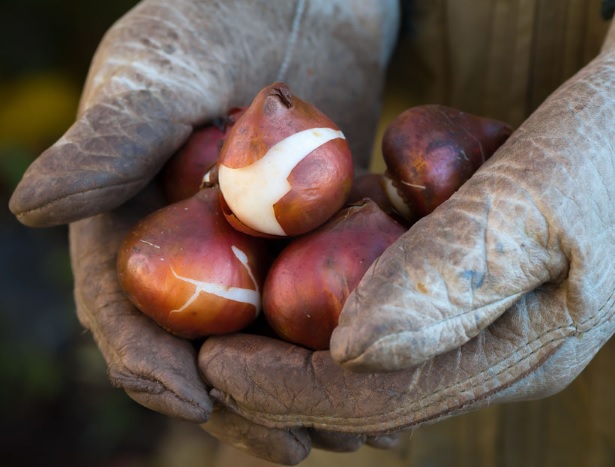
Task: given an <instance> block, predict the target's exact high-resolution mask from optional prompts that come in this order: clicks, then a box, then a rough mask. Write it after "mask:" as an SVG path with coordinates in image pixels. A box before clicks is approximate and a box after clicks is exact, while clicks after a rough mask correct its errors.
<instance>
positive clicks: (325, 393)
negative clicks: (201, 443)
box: [199, 28, 615, 435]
mask: <svg viewBox="0 0 615 467" xmlns="http://www.w3.org/2000/svg"><path fill="white" fill-rule="evenodd" d="M611 29H613V28H611ZM612 37H613V31H612V30H611V32H610V36H609V38H610V39H609V40H608V41H607V43H606V45H605V47H604V50H603V53H602V54H601V55H599V56H598V57H597V58H596V59H595V60H594V61H593V62H591V63H590V64H589V65H588V66H586V67H585V68H584V69H583V70H581V71H580V72H579V73H578V74H577V75H576V76H574V77H572V78H571V79H570V80H569V81H568V82H566V83H565V84H563V85H562V86H561V87H560V88H559V89H558V90H557V91H556V92H555V93H553V95H552V96H551V97H550V98H549V99H547V101H545V102H544V104H543V105H541V106H540V108H539V109H538V110H537V111H536V112H535V113H534V114H533V115H532V116H531V117H530V118H529V119H528V120H527V121H526V122H525V123H524V124H523V125H522V126H521V127H520V128H519V129H518V130H517V131H516V132H515V133H514V135H513V136H512V137H511V138H510V139H509V140H508V141H507V143H506V144H505V145H504V146H503V147H502V148H501V149H500V150H499V151H498V152H497V153H496V155H495V156H493V158H492V159H491V160H490V161H489V162H488V163H487V164H485V165H484V166H483V167H482V168H481V169H480V170H479V171H478V172H477V173H476V174H475V176H473V177H472V179H470V181H468V182H467V183H466V184H465V185H464V186H463V187H462V188H461V189H460V190H459V191H458V192H457V193H456V194H455V195H454V196H453V197H451V199H450V200H449V201H447V202H446V203H444V204H443V205H441V207H440V208H438V209H437V210H436V211H434V213H433V214H431V215H430V216H428V217H426V218H424V219H423V220H421V221H419V222H418V223H417V224H415V225H414V226H413V227H412V228H411V229H410V230H409V231H408V232H407V233H406V234H405V235H404V236H402V237H401V238H400V239H399V240H398V241H397V242H396V243H395V244H393V245H392V246H391V247H390V248H389V249H388V250H387V251H386V252H385V253H384V254H383V255H382V256H381V257H380V258H379V260H378V261H377V262H376V263H375V264H374V265H373V266H372V267H371V268H370V270H369V271H368V272H367V273H366V275H365V277H364V278H363V280H362V282H361V283H360V285H359V286H358V288H357V289H356V290H355V292H354V293H353V294H352V295H351V297H350V298H349V300H348V301H347V304H346V306H345V308H344V310H343V312H342V315H341V318H340V326H339V327H338V328H337V330H336V331H335V332H334V335H333V337H332V341H331V343H332V349H331V353H329V352H309V351H307V350H305V349H302V348H299V347H295V346H292V345H288V344H284V343H281V342H279V341H273V340H270V339H268V338H266V337H259V336H249V335H235V336H228V337H219V338H214V339H210V340H208V341H207V342H206V343H205V344H204V345H203V347H202V348H201V351H200V354H199V365H200V368H201V370H202V372H203V374H204V376H205V378H206V379H207V381H208V382H209V384H211V385H212V386H213V387H214V388H215V389H213V390H212V391H211V395H212V397H213V398H214V400H216V401H218V402H219V403H222V404H224V405H225V406H226V407H228V408H229V409H230V410H232V411H234V412H235V413H237V414H239V415H241V416H243V417H245V418H246V419H249V420H252V421H254V422H256V423H258V424H261V425H264V426H269V427H272V428H277V429H280V428H283V427H286V428H292V429H294V430H296V429H297V428H298V427H304V428H306V429H307V428H309V429H314V428H316V429H320V430H331V431H337V432H347V433H363V434H365V433H367V434H371V435H378V434H387V433H394V432H398V431H400V430H407V429H411V428H414V427H417V426H419V425H421V424H424V423H433V422H435V421H437V420H440V419H442V418H445V417H450V416H453V415H456V414H460V413H462V412H467V411H470V410H476V409H478V408H480V407H484V406H486V405H490V404H496V403H501V402H511V401H517V400H525V399H532V398H539V397H545V396H548V395H550V394H553V393H555V392H557V391H559V390H561V389H563V388H564V387H566V386H567V385H568V384H569V383H570V382H571V381H572V380H573V379H574V378H575V377H576V376H577V375H578V374H579V373H580V372H581V371H582V370H583V369H584V368H585V366H586V365H587V364H588V363H589V361H590V360H591V359H592V357H593V356H594V355H595V354H596V352H597V351H598V350H599V349H600V347H601V346H602V345H603V344H604V343H605V342H606V341H607V340H608V339H609V338H610V337H611V336H612V334H613V332H614V331H615V321H614V317H613V315H614V312H615V204H614V203H613V200H614V199H615V188H614V186H615V185H614V184H613V180H615V137H614V134H613V132H612V130H611V128H612V124H613V123H612V122H613V121H615V99H614V98H613V93H612V89H613V86H614V85H615V48H614V47H613V41H612ZM340 364H341V365H340Z"/></svg>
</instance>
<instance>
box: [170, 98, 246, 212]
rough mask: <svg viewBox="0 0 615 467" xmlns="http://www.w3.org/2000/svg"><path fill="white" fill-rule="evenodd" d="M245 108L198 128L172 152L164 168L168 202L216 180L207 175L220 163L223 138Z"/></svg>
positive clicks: (234, 109) (190, 193)
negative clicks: (219, 156)
mask: <svg viewBox="0 0 615 467" xmlns="http://www.w3.org/2000/svg"><path fill="white" fill-rule="evenodd" d="M245 110H246V108H245V107H236V108H232V109H230V110H229V111H228V112H227V114H226V115H224V116H223V117H221V118H217V119H215V120H213V121H212V122H210V123H209V124H207V125H205V126H203V127H200V128H196V129H195V130H194V131H193V132H192V134H191V135H190V136H189V137H188V140H187V141H186V142H185V143H184V144H183V145H182V147H181V148H179V150H178V151H177V152H176V153H175V154H173V155H172V156H171V158H170V159H169V160H168V162H167V163H166V164H165V166H164V167H163V168H162V170H161V178H162V188H163V190H164V194H165V196H166V199H167V201H168V202H169V203H175V202H177V201H181V200H182V199H186V198H190V197H191V196H192V195H194V194H196V192H198V191H199V190H200V189H202V188H204V187H205V186H207V185H213V184H215V180H209V179H208V178H207V177H206V175H207V174H208V172H209V171H210V170H211V169H212V168H214V167H215V165H216V164H217V162H218V155H219V154H220V149H221V147H222V143H223V141H224V138H225V137H226V135H227V134H228V132H229V130H230V128H231V127H232V126H233V125H234V124H235V122H236V121H237V120H238V119H239V117H241V116H242V115H243V113H244V112H245ZM214 173H215V172H214Z"/></svg>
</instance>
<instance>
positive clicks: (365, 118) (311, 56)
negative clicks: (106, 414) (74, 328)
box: [10, 0, 398, 464]
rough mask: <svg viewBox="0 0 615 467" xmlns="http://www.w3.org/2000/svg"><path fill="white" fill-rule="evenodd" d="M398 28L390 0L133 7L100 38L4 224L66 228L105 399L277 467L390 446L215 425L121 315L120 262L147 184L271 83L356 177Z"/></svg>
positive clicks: (223, 417) (160, 352) (175, 342)
mask: <svg viewBox="0 0 615 467" xmlns="http://www.w3.org/2000/svg"><path fill="white" fill-rule="evenodd" d="M397 22H398V10H397V2H396V1H395V0H387V1H385V2H382V1H381V0H378V1H376V0H374V1H362V2H346V1H342V0H336V1H316V0H312V1H306V0H296V1H289V2H269V1H265V0H257V1H246V0H225V1H221V0H211V1H205V0H173V1H168V0H144V1H143V2H141V3H139V4H138V5H137V6H136V7H135V8H134V9H133V10H132V11H130V12H128V13H127V14H126V15H125V16H124V17H123V18H121V19H120V20H119V21H118V22H117V23H116V24H115V25H114V26H113V27H112V28H111V29H110V30H109V31H108V32H107V33H106V35H105V37H104V38H103V40H102V42H101V44H100V46H99V48H98V50H97V52H96V54H95V56H94V58H93V61H92V64H91V68H90V72H89V75H88V78H87V82H86V85H85V88H84V90H83V94H82V98H81V103H80V108H79V111H78V117H77V119H76V121H75V123H74V124H73V125H72V127H71V128H69V129H68V131H67V132H66V133H65V135H64V136H63V137H62V138H61V139H60V140H59V141H58V142H57V143H56V144H54V145H53V146H52V147H50V148H49V149H48V150H46V151H45V152H44V153H43V154H41V155H40V157H39V158H38V159H37V160H36V161H35V162H34V163H33V164H32V165H31V166H30V167H29V169H28V170H27V172H26V173H25V174H24V177H23V179H22V181H21V182H20V184H19V186H18V187H17V188H16V190H15V192H14V193H13V196H12V197H11V200H10V209H11V210H12V212H13V213H15V215H16V216H17V217H18V219H19V220H20V221H21V222H23V223H24V224H27V225H31V226H37V227H43V226H50V225H57V224H64V223H70V245H71V260H72V267H73V271H74V276H75V300H76V304H77V311H78V316H79V319H80V321H81V323H82V324H83V326H84V327H85V328H87V329H89V330H90V331H91V332H92V335H93V337H94V339H95V340H96V343H97V345H98V347H99V348H100V350H101V352H102V354H103V356H104V357H105V359H106V361H107V363H108V372H109V378H110V381H111V382H112V383H113V384H114V385H115V386H117V387H121V388H123V389H124V390H125V391H126V392H127V394H128V395H129V396H130V397H132V398H133V399H135V400H136V401H137V402H139V403H141V404H143V405H145V406H146V407H149V408H151V409H153V410H156V411H159V412H161V413H163V414H166V415H169V416H172V417H175V418H179V419H183V420H187V421H191V422H195V423H203V427H204V429H206V430H207V431H209V432H210V433H211V434H213V435H214V436H216V437H218V438H220V439H222V440H224V441H225V442H227V443H230V444H232V445H234V446H236V447H238V448H240V449H243V450H246V451H248V452H250V453H252V454H254V455H257V456H259V457H263V458H265V459H268V460H272V461H275V462H279V463H287V464H293V463H297V462H299V461H300V460H301V459H302V458H304V457H305V456H306V455H307V453H308V452H309V450H310V449H311V447H312V446H317V447H322V448H326V449H330V450H335V451H350V450H355V449H357V447H359V446H360V445H362V444H363V443H367V444H371V445H373V446H377V447H387V446H390V445H392V444H393V443H394V441H395V436H393V437H386V436H385V437H375V438H370V437H367V436H364V435H347V434H340V433H335V432H334V433H329V432H323V433H319V432H315V431H310V432H306V431H305V430H303V429H299V430H297V432H296V433H295V434H294V433H293V431H292V430H290V431H289V430H286V429H285V428H284V429H281V430H276V429H269V428H266V427H263V426H258V425H256V424H254V423H252V422H251V421H249V420H247V419H244V418H241V417H239V416H237V415H235V414H233V413H232V412H228V411H226V410H224V409H223V408H222V406H219V407H218V408H217V410H215V411H214V406H213V404H212V402H211V400H210V398H209V396H208V393H207V387H206V385H205V383H204V382H203V380H202V378H201V376H200V374H199V370H198V368H197V365H196V363H197V353H196V350H195V348H194V344H193V343H190V342H188V341H185V340H181V339H178V338H176V337H174V336H171V335H170V334H168V333H166V332H164V331H163V330H162V329H161V328H159V327H158V326H157V325H155V324H154V323H153V322H152V321H150V320H149V319H148V318H146V317H145V316H144V315H143V314H141V313H140V312H139V311H137V310H136V309H135V308H134V307H133V306H132V305H131V304H130V303H129V302H128V301H127V299H126V297H125V295H124V294H123V292H122V290H121V288H120V285H119V283H118V280H117V277H116V267H115V261H116V253H117V248H118V245H119V244H120V242H121V240H122V238H123V236H124V235H125V233H126V232H127V229H128V228H129V227H130V226H131V225H132V224H133V223H134V222H135V221H136V220H137V219H138V218H139V217H141V216H143V215H144V214H145V213H147V212H150V211H152V210H153V209H156V208H157V207H159V206H161V203H160V199H159V198H158V197H157V196H155V193H154V192H153V191H150V188H151V184H150V182H151V181H152V179H154V177H155V176H156V174H157V172H158V171H159V170H160V168H161V167H162V165H163V164H164V163H165V162H166V160H167V159H168V157H169V156H170V155H171V154H172V153H173V152H174V151H175V150H176V149H177V148H179V147H180V146H181V144H182V143H183V142H184V141H185V140H186V138H187V137H188V136H189V134H190V132H191V130H192V129H193V128H194V127H195V126H198V125H201V124H203V123H206V122H208V121H210V120H212V119H213V118H215V117H218V116H220V115H223V114H224V113H225V112H226V111H227V110H228V109H229V108H231V107H234V106H239V105H247V104H249V103H250V101H251V100H252V98H253V97H254V96H255V95H256V93H257V92H258V91H259V90H260V89H261V88H262V87H264V86H266V85H269V84H271V83H272V82H274V81H279V80H282V81H285V82H286V83H288V84H289V86H290V87H291V89H292V91H293V92H294V93H295V94H296V95H297V96H300V97H301V98H303V99H305V100H307V101H310V102H312V103H313V104H315V105H316V106H318V107H319V108H320V109H321V110H323V111H324V112H325V113H327V114H328V115H329V116H330V117H331V118H332V119H333V120H334V121H335V122H336V123H337V124H338V125H339V126H340V128H341V129H342V130H343V131H344V132H345V134H346V137H347V139H348V141H349V142H350V145H351V149H352V151H353V156H354V158H355V160H356V163H357V167H358V168H363V169H365V168H366V167H367V165H368V159H369V156H370V153H371V144H372V139H373V135H374V133H375V130H376V122H377V119H378V114H379V105H380V94H381V90H382V85H383V79H384V71H385V68H386V65H387V61H388V59H389V57H390V55H391V52H392V48H393V45H394V41H395V38H396V37H395V36H396V31H397V26H398V25H397ZM148 187H149V188H148ZM204 422H207V423H204Z"/></svg>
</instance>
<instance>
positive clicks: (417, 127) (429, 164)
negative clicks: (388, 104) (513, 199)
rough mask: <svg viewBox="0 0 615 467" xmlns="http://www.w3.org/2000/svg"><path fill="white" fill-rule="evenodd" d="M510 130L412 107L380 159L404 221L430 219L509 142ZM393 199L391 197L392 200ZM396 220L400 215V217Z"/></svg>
mask: <svg viewBox="0 0 615 467" xmlns="http://www.w3.org/2000/svg"><path fill="white" fill-rule="evenodd" d="M511 133H512V127H511V126H510V125H508V124H506V123H504V122H500V121H498V120H493V119H490V118H484V117H479V116H476V115H471V114H468V113H465V112H461V111H459V110H456V109H453V108H450V107H445V106H442V105H422V106H417V107H412V108H410V109H408V110H406V111H404V112H402V113H401V114H400V115H398V116H397V117H396V118H395V119H393V121H391V123H390V124H389V125H388V126H387V128H386V130H385V133H384V135H383V139H382V153H383V156H384V161H385V163H386V166H387V176H388V177H390V179H391V182H392V184H393V186H394V187H395V188H396V190H397V194H398V195H399V198H401V200H403V203H405V205H406V206H405V208H404V207H403V206H400V205H399V204H398V203H399V200H394V199H393V200H392V202H393V203H394V204H397V205H398V206H400V209H402V210H403V209H407V210H408V212H407V213H406V215H410V216H418V217H422V216H425V215H427V214H429V213H431V212H432V211H433V210H434V209H435V208H436V207H438V206H439V205H440V204H442V203H443V202H444V201H446V200H447V199H448V198H449V197H450V196H451V195H452V194H453V193H454V192H455V191H457V190H458V189H459V187H461V185H463V183H465V182H466V181H467V180H468V179H469V178H470V177H471V176H472V174H474V172H476V170H477V169H478V168H479V167H480V166H481V165H482V164H483V162H485V161H486V160H487V159H488V158H489V157H491V155H493V153H495V151H496V150H497V149H498V148H499V147H500V146H501V145H502V144H503V143H504V142H505V141H506V140H507V139H508V137H509V136H510V135H511ZM393 197H395V196H393ZM400 214H403V213H401V212H400Z"/></svg>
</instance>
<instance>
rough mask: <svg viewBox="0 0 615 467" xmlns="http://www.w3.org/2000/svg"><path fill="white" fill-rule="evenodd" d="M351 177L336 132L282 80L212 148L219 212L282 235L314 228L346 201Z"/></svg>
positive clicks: (242, 226) (260, 231)
mask: <svg viewBox="0 0 615 467" xmlns="http://www.w3.org/2000/svg"><path fill="white" fill-rule="evenodd" d="M352 178H353V163H352V157H351V153H350V148H349V146H348V143H347V141H346V138H345V137H344V134H343V133H342V132H341V131H340V129H339V128H338V127H337V126H336V125H335V123H333V122H332V121H331V120H330V119H329V118H328V117H327V116H326V115H325V114H323V113H322V112H321V111H320V110H318V109H317V108H316V107H314V106H313V105H311V104H308V103H307V102H304V101H302V100H301V99H299V98H298V97H296V96H293V95H292V94H291V91H290V89H289V88H288V86H286V85H285V84H283V83H274V84H272V85H270V86H268V87H266V88H264V89H263V90H261V91H260V92H259V93H258V94H257V96H256V97H255V99H254V101H253V102H252V103H251V104H250V106H249V107H248V109H247V110H246V112H245V114H244V115H243V116H242V117H241V118H240V119H239V120H238V121H237V123H236V124H235V125H234V126H233V128H232V129H231V130H230V132H229V134H228V137H227V139H226V141H225V143H224V144H223V146H222V150H221V152H220V158H219V162H218V182H219V185H220V191H221V193H222V203H223V208H224V212H225V214H226V215H227V217H228V218H229V221H230V222H231V223H232V224H233V226H234V227H236V228H237V229H239V230H242V231H244V232H248V233H251V234H253V235H262V236H271V237H285V236H294V235H299V234H303V233H306V232H308V231H310V230H313V229H315V228H316V227H318V226H319V225H321V224H323V223H324V222H325V221H326V220H327V219H329V218H330V217H331V216H332V215H333V214H334V213H335V212H337V211H338V210H339V209H340V208H341V207H342V206H343V204H344V202H345V201H346V199H347V197H348V194H349V192H350V188H351V185H352Z"/></svg>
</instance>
